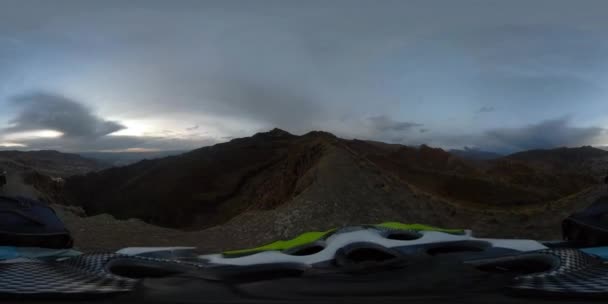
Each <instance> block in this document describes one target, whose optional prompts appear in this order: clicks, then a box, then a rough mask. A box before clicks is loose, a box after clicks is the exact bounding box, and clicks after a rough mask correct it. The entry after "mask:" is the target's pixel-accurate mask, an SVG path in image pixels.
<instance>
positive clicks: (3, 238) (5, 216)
mask: <svg viewBox="0 0 608 304" xmlns="http://www.w3.org/2000/svg"><path fill="white" fill-rule="evenodd" d="M72 243H73V241H72V238H71V236H70V233H69V232H68V230H67V229H66V228H65V226H64V224H63V222H61V220H60V219H59V217H58V216H57V215H56V214H55V211H54V210H53V209H51V208H50V207H49V206H48V205H47V204H45V203H43V202H40V201H36V200H31V199H27V198H23V197H7V196H0V246H16V247H45V248H71V247H72Z"/></svg>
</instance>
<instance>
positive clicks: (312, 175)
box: [62, 129, 602, 242]
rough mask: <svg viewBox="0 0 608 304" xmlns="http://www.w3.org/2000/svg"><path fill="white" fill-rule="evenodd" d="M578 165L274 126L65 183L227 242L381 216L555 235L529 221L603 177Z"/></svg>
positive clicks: (88, 204) (97, 200)
mask: <svg viewBox="0 0 608 304" xmlns="http://www.w3.org/2000/svg"><path fill="white" fill-rule="evenodd" d="M578 149H585V148H578ZM573 150H574V151H575V150H577V149H573ZM547 153H550V152H547ZM510 157H511V158H510ZM594 161H597V162H602V160H601V159H600V160H598V159H596V155H595V154H593V155H590V156H589V158H588V159H587V160H586V161H583V162H582V163H588V162H594ZM575 168H576V166H574V165H573V167H572V168H569V169H567V170H562V169H560V170H559V171H554V169H555V168H552V167H549V166H541V165H538V164H537V163H536V162H532V161H530V160H517V159H513V158H512V156H509V157H505V158H500V159H497V160H490V161H483V162H481V163H480V162H478V161H475V162H473V161H469V160H465V159H462V158H460V157H458V156H454V155H452V154H450V153H448V152H446V151H444V150H441V149H437V148H431V147H428V146H421V147H417V148H413V147H406V146H401V145H391V144H384V143H379V142H370V141H360V140H343V139H340V138H337V137H335V136H333V135H331V134H329V133H324V132H311V133H308V134H305V135H302V136H295V135H292V134H289V133H287V132H285V131H282V130H278V129H275V130H272V131H270V132H266V133H259V134H256V135H254V136H252V137H248V138H241V139H235V140H232V141H230V142H227V143H223V144H218V145H215V146H212V147H205V148H201V149H198V150H194V151H191V152H188V153H185V154H182V155H179V156H172V157H167V158H162V159H157V160H146V161H142V162H139V163H136V164H133V165H130V166H126V167H120V168H111V169H107V170H103V171H100V172H93V173H89V174H87V175H84V176H74V177H71V178H68V179H67V181H66V185H65V188H64V191H63V193H62V199H63V202H64V203H68V204H72V205H77V206H81V207H82V208H84V210H85V211H86V213H87V214H88V215H96V214H104V213H108V214H111V215H113V216H115V217H117V218H118V219H129V218H139V219H142V220H144V221H145V222H148V223H151V224H154V225H161V226H167V227H173V228H180V229H188V230H198V229H202V228H209V227H213V226H215V227H213V228H211V229H210V230H211V231H215V230H218V229H219V230H222V231H224V232H225V234H222V235H224V237H226V238H227V239H228V240H231V239H239V237H238V234H240V233H245V234H247V235H249V236H252V235H255V238H250V239H251V241H254V240H255V241H261V240H267V239H273V238H277V237H287V236H290V235H293V234H296V233H298V232H301V231H305V230H311V229H325V228H329V227H333V226H340V225H346V224H353V223H366V222H378V221H385V220H396V221H406V222H424V223H427V224H433V225H441V226H449V227H471V228H475V229H477V230H478V233H480V234H494V235H502V236H514V235H524V233H525V230H526V229H528V228H530V227H535V228H534V229H535V230H536V231H539V233H541V232H542V233H547V234H549V233H551V234H552V235H553V234H554V233H555V231H557V230H558V229H559V227H558V226H551V227H549V226H548V225H549V224H551V225H556V224H555V223H557V222H559V221H558V220H557V218H549V219H547V220H540V221H539V220H533V218H534V217H535V216H536V215H538V216H541V214H543V212H545V211H546V210H548V209H547V208H550V207H549V206H551V204H552V202H555V201H558V200H560V199H562V198H564V197H569V196H570V195H576V194H577V193H579V192H581V191H583V190H585V189H588V188H590V187H595V186H596V185H597V183H598V180H597V179H596V178H595V177H594V176H593V175H592V174H588V173H586V172H583V171H581V170H575ZM520 174H524V177H527V179H522V176H521V175H520ZM564 185H567V187H565V186H564ZM562 187H564V188H563V189H562ZM564 208H565V209H564V210H566V211H568V210H570V209H569V208H568V207H567V206H566V207H564ZM543 216H545V217H547V216H546V215H543ZM532 222H535V223H533V224H532ZM522 223H531V224H530V225H532V226H530V227H527V226H525V225H524V226H522V225H521V224H522ZM526 225H528V224H526ZM556 229H557V230H556ZM243 241H244V242H247V240H243Z"/></svg>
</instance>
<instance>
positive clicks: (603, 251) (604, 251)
mask: <svg viewBox="0 0 608 304" xmlns="http://www.w3.org/2000/svg"><path fill="white" fill-rule="evenodd" d="M581 251H582V252H584V253H588V254H592V255H595V256H597V257H600V258H602V259H604V260H608V247H591V248H583V249H581Z"/></svg>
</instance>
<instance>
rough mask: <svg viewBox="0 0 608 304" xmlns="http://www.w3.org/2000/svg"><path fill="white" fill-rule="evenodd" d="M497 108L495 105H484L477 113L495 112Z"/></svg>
mask: <svg viewBox="0 0 608 304" xmlns="http://www.w3.org/2000/svg"><path fill="white" fill-rule="evenodd" d="M495 110H496V109H495V108H494V107H489V106H483V107H481V108H479V110H477V113H490V112H494V111H495Z"/></svg>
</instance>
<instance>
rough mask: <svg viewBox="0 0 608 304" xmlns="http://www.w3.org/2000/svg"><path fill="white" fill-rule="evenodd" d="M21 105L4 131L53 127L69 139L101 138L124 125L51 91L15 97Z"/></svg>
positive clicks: (15, 102)
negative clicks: (104, 117)
mask: <svg viewBox="0 0 608 304" xmlns="http://www.w3.org/2000/svg"><path fill="white" fill-rule="evenodd" d="M12 101H13V103H14V104H15V105H16V106H17V107H18V108H19V114H17V117H15V118H14V119H12V120H11V121H10V124H11V126H10V127H8V128H6V129H5V130H4V131H5V132H21V131H33V130H54V131H59V132H61V133H63V136H64V137H66V138H71V137H88V138H98V137H101V136H105V135H108V134H111V133H114V132H116V131H120V130H122V129H124V128H125V126H123V125H121V124H120V123H118V122H115V121H109V120H105V119H103V118H101V117H99V116H97V115H95V114H94V113H93V112H92V111H91V109H89V108H87V107H86V106H84V105H82V104H81V103H78V102H76V101H74V100H71V99H69V98H67V97H63V96H60V95H55V94H50V93H30V94H26V95H21V96H18V97H15V98H13V100H12Z"/></svg>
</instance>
